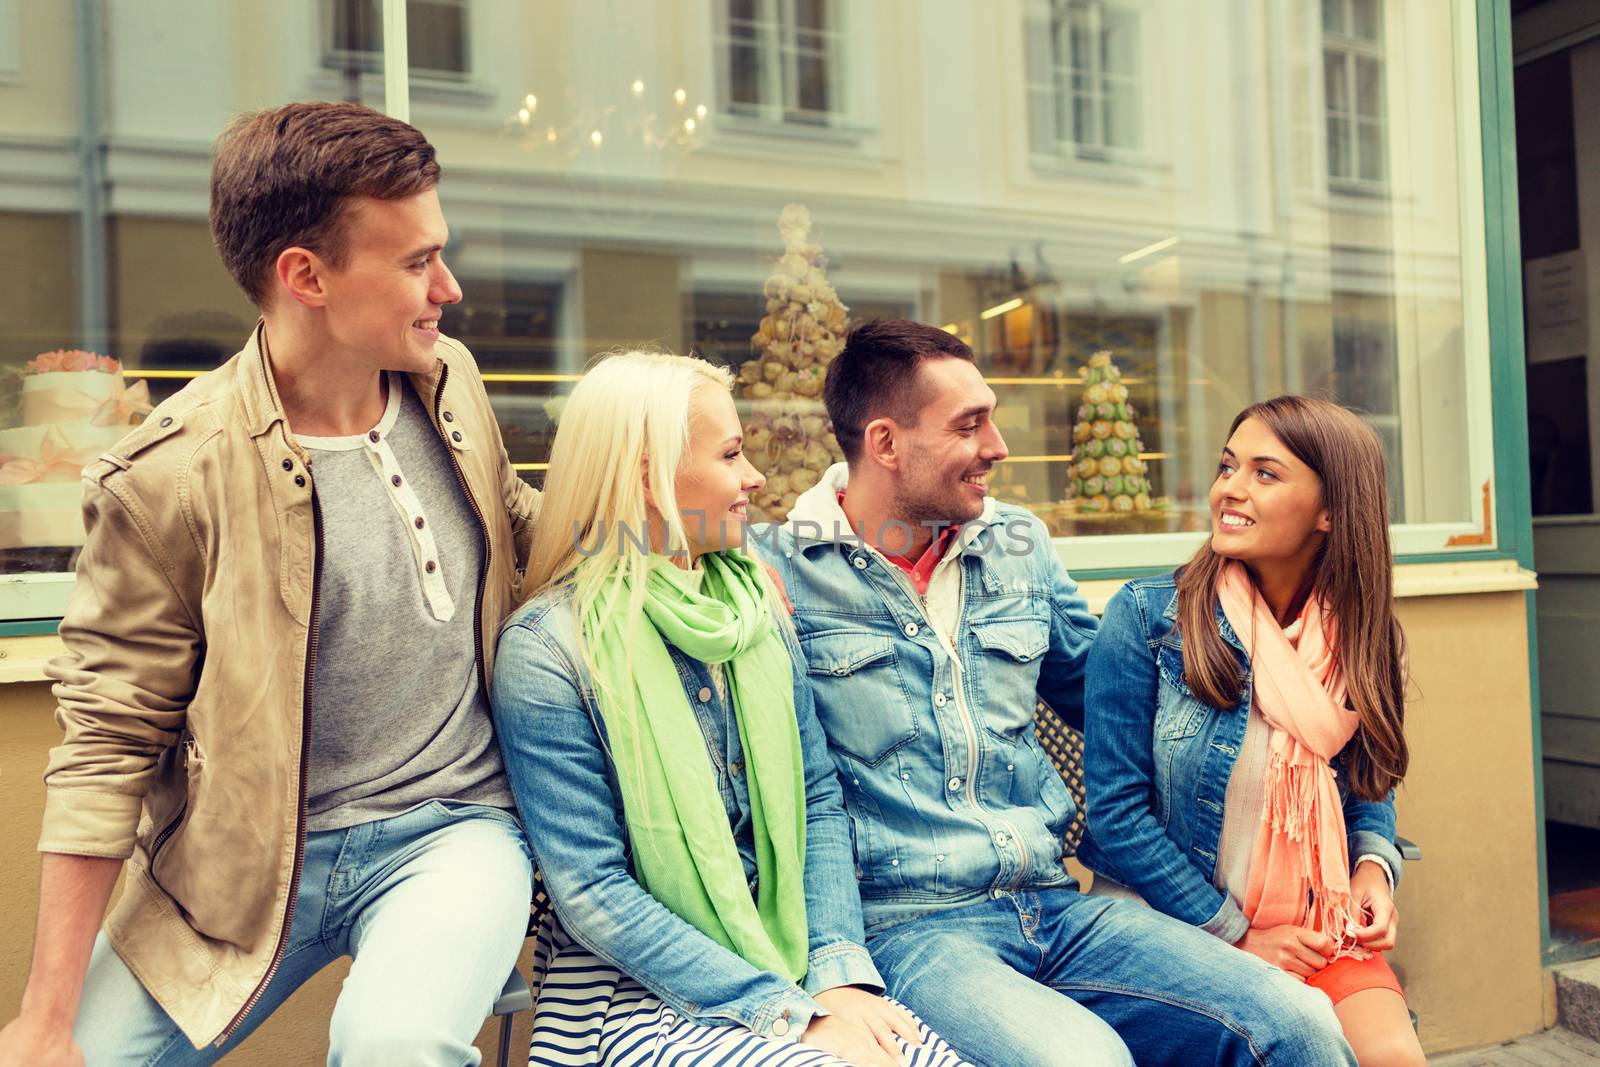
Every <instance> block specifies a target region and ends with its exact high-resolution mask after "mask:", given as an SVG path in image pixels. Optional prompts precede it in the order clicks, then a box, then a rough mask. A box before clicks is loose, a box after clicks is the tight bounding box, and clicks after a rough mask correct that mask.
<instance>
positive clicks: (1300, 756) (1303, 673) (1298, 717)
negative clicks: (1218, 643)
mask: <svg viewBox="0 0 1600 1067" xmlns="http://www.w3.org/2000/svg"><path fill="white" fill-rule="evenodd" d="M1217 598H1218V600H1219V601H1220V602H1221V604H1222V610H1223V613H1224V614H1225V615H1226V616H1227V619H1228V622H1229V623H1230V624H1231V625H1232V626H1233V629H1234V632H1235V633H1236V634H1237V635H1238V636H1239V639H1240V640H1241V641H1242V642H1244V646H1245V648H1246V649H1247V650H1248V651H1249V655H1250V665H1251V670H1252V673H1253V675H1254V678H1255V682H1254V692H1255V707H1256V709H1257V710H1259V711H1260V712H1261V717H1262V718H1263V719H1265V720H1266V722H1267V725H1268V726H1269V727H1271V730H1272V733H1271V738H1270V741H1269V742H1268V744H1269V752H1270V754H1269V756H1268V761H1267V772H1266V782H1265V793H1266V809H1265V811H1264V812H1263V813H1262V820H1261V830H1260V833H1259V834H1258V836H1257V837H1256V847H1255V852H1254V854H1253V855H1252V856H1251V858H1250V877H1249V882H1248V889H1247V891H1246V894H1245V901H1244V913H1245V917H1246V918H1248V919H1249V920H1250V925H1251V926H1252V927H1255V928H1256V929H1266V928H1268V927H1273V926H1282V925H1285V924H1293V925H1296V926H1303V925H1308V924H1309V925H1310V926H1311V927H1312V928H1313V929H1316V930H1319V931H1321V932H1322V933H1324V934H1327V935H1328V936H1329V937H1331V938H1333V940H1334V941H1335V942H1336V943H1338V944H1339V951H1338V953H1337V954H1336V956H1335V958H1338V956H1357V957H1360V958H1365V957H1366V956H1367V955H1368V953H1367V952H1366V951H1365V950H1364V949H1361V948H1360V947H1359V946H1358V945H1356V944H1355V941H1354V938H1353V937H1351V936H1350V932H1351V930H1353V929H1354V928H1355V927H1356V926H1359V925H1360V924H1361V918H1362V917H1361V915H1360V912H1359V909H1358V908H1357V906H1356V904H1355V901H1354V900H1353V899H1352V898H1351V895H1350V857H1349V846H1348V844H1347V843H1346V838H1345V826H1344V806H1343V803H1342V802H1341V800H1340V797H1339V787H1338V785H1337V784H1336V783H1335V781H1334V771H1333V768H1332V767H1331V766H1329V762H1328V761H1329V760H1331V759H1333V757H1334V756H1336V755H1338V754H1339V752H1340V750H1342V749H1343V748H1344V746H1345V745H1347V744H1348V743H1349V742H1350V739H1351V738H1352V737H1354V736H1355V732H1356V727H1357V726H1359V725H1360V721H1361V720H1360V718H1359V717H1358V716H1357V715H1356V713H1355V712H1353V711H1351V710H1350V709H1349V708H1347V707H1345V684H1344V675H1343V674H1342V672H1341V671H1340V670H1339V659H1338V648H1337V639H1338V633H1337V630H1336V628H1335V625H1334V619H1333V616H1332V615H1331V614H1330V613H1329V612H1328V611H1327V610H1326V605H1324V604H1323V603H1322V600H1321V598H1320V597H1318V596H1313V597H1312V598H1311V599H1310V600H1309V601H1307V603H1306V607H1305V611H1304V613H1303V614H1302V616H1301V618H1302V620H1303V628H1302V629H1301V632H1300V640H1299V643H1298V645H1295V644H1291V643H1290V641H1289V638H1288V636H1287V635H1285V634H1284V632H1283V630H1282V628H1281V627H1280V626H1279V625H1278V620H1277V619H1276V618H1274V617H1273V614H1272V611H1271V609H1270V608H1268V607H1267V604H1266V601H1265V600H1263V599H1262V598H1261V596H1260V595H1259V594H1258V593H1257V591H1256V587H1255V583H1254V582H1253V581H1252V580H1251V578H1250V574H1249V572H1248V571H1246V570H1245V568H1244V565H1243V564H1242V563H1239V562H1237V561H1230V562H1229V563H1227V564H1226V565H1225V566H1224V567H1223V568H1222V571H1221V573H1220V574H1219V575H1218V577H1217ZM1308 904H1309V912H1310V914H1309V916H1308V914H1307V906H1308Z"/></svg>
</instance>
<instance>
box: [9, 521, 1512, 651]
mask: <svg viewBox="0 0 1600 1067" xmlns="http://www.w3.org/2000/svg"><path fill="white" fill-rule="evenodd" d="M1059 543H1060V542H1058V544H1059ZM1129 581H1130V579H1127V578H1097V579H1094V580H1091V581H1087V582H1079V583H1078V592H1080V593H1082V594H1083V597H1084V599H1085V600H1087V601H1088V602H1089V610H1090V611H1092V612H1094V613H1095V614H1096V615H1099V614H1100V613H1101V612H1103V611H1105V609H1106V604H1107V602H1108V601H1110V599H1111V597H1112V595H1113V594H1115V593H1116V591H1117V590H1118V589H1121V588H1122V587H1123V586H1124V585H1127V584H1128V582H1129ZM1538 585H1539V581H1538V576H1537V575H1535V574H1534V572H1533V571H1527V570H1523V569H1522V568H1521V567H1519V566H1517V562H1516V560H1510V559H1486V560H1471V561H1464V562H1461V563H1401V564H1397V565H1396V566H1395V568H1394V596H1395V599H1396V600H1406V599H1409V598H1411V597H1423V596H1472V595H1477V594H1483V593H1512V592H1523V591H1526V590H1529V589H1535V588H1538ZM17 640H33V638H17Z"/></svg>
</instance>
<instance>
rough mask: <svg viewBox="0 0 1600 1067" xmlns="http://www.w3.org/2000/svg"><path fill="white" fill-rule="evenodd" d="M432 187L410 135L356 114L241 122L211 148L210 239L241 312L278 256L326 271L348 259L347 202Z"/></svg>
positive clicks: (435, 178) (394, 122)
mask: <svg viewBox="0 0 1600 1067" xmlns="http://www.w3.org/2000/svg"><path fill="white" fill-rule="evenodd" d="M438 183H439V164H438V163H437V162H435V160H434V158H433V146H432V145H431V144H429V143H428V139H427V138H426V137H424V136H422V134H421V132H419V131H418V130H417V128H416V127H414V126H411V125H409V124H407V123H404V122H401V121H399V120H398V119H392V118H390V117H389V116H387V115H384V114H383V113H381V112H378V111H374V110H372V108H370V107H366V106H364V105H362V104H341V103H334V104H327V103H319V104H287V105H285V106H283V107H279V108H272V109H271V110H268V111H257V112H254V113H252V114H248V115H241V116H239V117H238V118H236V119H234V120H233V121H232V122H230V123H229V124H228V127H227V129H225V130H223V131H222V134H221V136H219V137H218V138H217V143H216V152H215V157H214V159H213V162H212V167H211V238H212V240H213V241H215V242H216V245H217V251H218V252H219V253H221V254H222V263H223V265H224V266H226V267H227V268H228V273H229V274H231V275H233V280H234V281H235V282H237V283H238V284H239V288H241V289H243V290H244V293H245V295H246V296H248V297H249V298H250V302H251V303H253V304H255V305H256V306H257V307H260V306H261V305H262V303H263V302H264V301H265V299H266V296H267V294H268V293H269V292H270V291H271V290H270V286H269V279H270V277H271V271H272V269H273V264H274V263H276V262H277V259H278V256H279V255H280V254H282V252H283V250H284V249H286V248H294V247H296V246H299V247H302V248H308V249H310V250H311V251H313V252H315V253H316V254H317V255H319V256H321V257H322V258H323V259H325V260H327V261H328V262H329V263H331V264H332V265H333V266H335V267H342V266H343V265H344V262H345V256H346V255H347V254H348V251H349V249H348V242H347V240H346V238H347V234H346V233H345V228H344V225H343V222H344V215H345V208H346V206H347V204H348V202H349V200H350V199H351V198H352V197H358V196H367V197H373V198H376V199H379V200H399V199H402V198H404V197H408V196H414V195H416V194H417V193H421V192H425V191H426V190H428V189H431V188H433V187H434V186H435V185H437V184H438Z"/></svg>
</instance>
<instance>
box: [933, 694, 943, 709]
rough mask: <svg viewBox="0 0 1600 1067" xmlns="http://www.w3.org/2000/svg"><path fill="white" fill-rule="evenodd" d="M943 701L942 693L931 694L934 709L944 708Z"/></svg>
mask: <svg viewBox="0 0 1600 1067" xmlns="http://www.w3.org/2000/svg"><path fill="white" fill-rule="evenodd" d="M944 700H945V698H944V694H943V693H935V694H933V706H934V707H936V708H942V707H944Z"/></svg>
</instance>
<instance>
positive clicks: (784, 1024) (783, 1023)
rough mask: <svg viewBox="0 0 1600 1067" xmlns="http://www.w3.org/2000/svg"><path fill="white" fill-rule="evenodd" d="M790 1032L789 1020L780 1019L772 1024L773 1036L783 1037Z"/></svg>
mask: <svg viewBox="0 0 1600 1067" xmlns="http://www.w3.org/2000/svg"><path fill="white" fill-rule="evenodd" d="M788 1032H789V1020H788V1019H779V1020H777V1021H776V1022H774V1023H773V1024H772V1036H773V1037H783V1036H784V1035H785V1034H787V1033H788Z"/></svg>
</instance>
